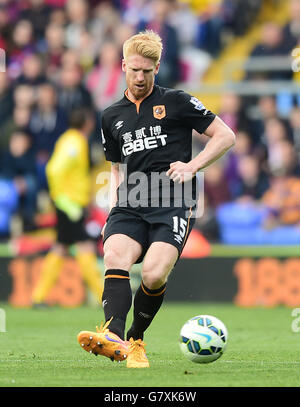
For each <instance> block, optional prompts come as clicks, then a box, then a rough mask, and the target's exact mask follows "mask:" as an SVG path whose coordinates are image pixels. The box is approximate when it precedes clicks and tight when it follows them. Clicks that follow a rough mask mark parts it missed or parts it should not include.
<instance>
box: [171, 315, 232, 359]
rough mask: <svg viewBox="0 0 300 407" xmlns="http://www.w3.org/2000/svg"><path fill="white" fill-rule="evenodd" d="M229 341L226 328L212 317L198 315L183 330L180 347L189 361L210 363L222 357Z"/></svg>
mask: <svg viewBox="0 0 300 407" xmlns="http://www.w3.org/2000/svg"><path fill="white" fill-rule="evenodd" d="M227 339H228V332H227V328H226V326H225V325H224V324H223V322H222V321H220V320H219V319H218V318H216V317H213V316H211V315H197V316H196V317H193V318H191V319H189V320H188V321H187V322H186V323H185V324H184V325H183V327H182V328H181V331H180V339H179V341H180V342H179V346H180V349H181V351H182V353H183V354H184V356H185V357H187V358H188V359H189V360H191V361H192V362H195V363H209V362H213V361H214V360H217V359H219V357H220V356H222V354H223V352H224V350H225V348H226V345H227Z"/></svg>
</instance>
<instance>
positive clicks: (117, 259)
mask: <svg viewBox="0 0 300 407" xmlns="http://www.w3.org/2000/svg"><path fill="white" fill-rule="evenodd" d="M104 264H105V268H106V269H107V270H108V269H121V270H129V269H130V267H131V265H132V264H131V259H130V258H129V256H126V255H124V253H123V254H121V253H119V251H118V250H115V249H113V248H109V249H107V250H105V251H104Z"/></svg>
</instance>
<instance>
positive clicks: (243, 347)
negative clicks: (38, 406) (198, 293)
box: [0, 302, 300, 387]
mask: <svg viewBox="0 0 300 407" xmlns="http://www.w3.org/2000/svg"><path fill="white" fill-rule="evenodd" d="M0 308H2V309H4V310H5V312H6V332H2V333H0V386H1V387H12V386H17V387H40V386H41V387H48V386H54V387H67V386H71V387H72V386H77V387H81V386H85V387H86V386H93V387H115V386H118V387H202V386H204V387H220V386H221V387H223V386H224V387H225V386H226V387H253V386H255V387H269V386H276V387H294V386H295V387H299V385H300V376H299V368H300V340H299V339H300V332H298V333H296V332H293V330H292V322H293V319H295V317H292V315H291V312H292V310H291V309H290V308H285V307H276V308H272V309H263V308H248V309H247V308H239V307H235V306H234V305H231V304H203V303H168V302H165V303H164V305H163V307H162V308H161V310H160V312H159V313H158V315H157V316H156V319H155V320H154V321H153V324H152V325H151V327H150V328H149V330H148V332H147V333H146V336H145V342H146V343H147V355H148V357H149V360H150V364H151V367H150V369H127V368H126V363H125V362H122V363H116V362H111V361H110V360H109V359H107V358H104V357H101V356H98V357H95V356H94V355H90V354H89V353H87V352H84V351H83V350H82V349H81V348H80V346H79V344H78V343H77V340H76V336H77V333H78V332H79V331H81V330H94V329H95V325H99V323H100V320H101V319H103V312H102V310H101V309H97V308H92V307H87V306H86V307H81V308H75V309H64V308H56V307H54V308H49V309H47V310H32V309H15V308H12V307H10V306H8V305H6V304H0ZM199 314H210V315H215V316H216V317H218V318H220V319H221V320H222V321H223V322H224V323H225V325H226V326H227V328H228V331H229V341H228V347H227V349H226V351H225V353H224V355H223V356H222V357H221V358H220V359H219V360H217V361H215V362H213V363H210V364H206V365H198V364H194V363H192V362H190V361H188V360H187V359H185V358H184V356H183V355H182V354H181V352H180V349H179V346H178V338H179V331H180V328H181V326H182V324H183V323H184V322H185V321H186V320H187V319H188V318H190V317H193V316H195V315H199ZM130 319H131V314H130V316H129V319H128V324H129V323H130Z"/></svg>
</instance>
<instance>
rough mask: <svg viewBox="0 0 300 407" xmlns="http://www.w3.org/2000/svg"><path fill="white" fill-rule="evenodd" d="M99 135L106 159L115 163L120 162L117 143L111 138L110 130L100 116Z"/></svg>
mask: <svg viewBox="0 0 300 407" xmlns="http://www.w3.org/2000/svg"><path fill="white" fill-rule="evenodd" d="M101 137H102V145H103V150H104V154H105V158H106V160H107V161H112V162H115V163H119V162H121V154H120V149H119V146H118V143H117V141H116V140H115V139H114V138H113V135H112V133H111V131H110V130H109V129H108V128H107V126H106V123H105V119H104V118H102V128H101Z"/></svg>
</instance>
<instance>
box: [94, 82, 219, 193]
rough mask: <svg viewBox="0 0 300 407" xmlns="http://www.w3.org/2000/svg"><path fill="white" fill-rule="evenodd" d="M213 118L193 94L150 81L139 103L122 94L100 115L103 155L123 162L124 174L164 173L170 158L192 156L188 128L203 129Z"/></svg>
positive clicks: (182, 158) (174, 159) (190, 134)
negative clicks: (124, 166)
mask: <svg viewBox="0 0 300 407" xmlns="http://www.w3.org/2000/svg"><path fill="white" fill-rule="evenodd" d="M214 118H215V115H214V114H213V113H212V112H210V111H209V110H207V109H206V108H205V107H204V106H203V104H202V103H201V102H200V101H199V100H198V99H197V98H196V97H194V96H191V95H190V94H188V93H186V92H184V91H182V90H175V89H167V88H162V87H160V86H157V85H154V88H153V91H152V93H151V94H150V95H149V96H148V97H146V98H145V99H143V100H142V102H141V103H139V104H138V103H133V102H132V101H130V100H129V99H128V98H127V96H126V95H125V94H124V97H123V98H122V99H121V100H120V101H118V102H116V103H114V104H113V105H111V106H110V107H108V108H107V109H105V110H104V112H103V115H102V143H103V149H104V153H105V156H106V159H107V160H108V161H112V162H116V163H122V164H126V175H127V177H129V176H130V175H131V174H133V173H136V172H139V173H144V174H145V175H146V176H147V177H149V176H150V175H151V174H153V173H165V172H166V171H167V170H168V169H169V168H170V164H171V163H172V162H175V161H182V162H185V163H187V162H189V161H190V160H191V159H192V130H193V129H195V130H197V131H198V132H199V133H203V132H205V130H206V129H207V127H208V126H209V125H210V124H211V122H212V121H213V120H214ZM166 178H168V177H166ZM168 181H169V180H168ZM171 181H172V180H171ZM172 182H173V181H172ZM160 190H161V188H160Z"/></svg>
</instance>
